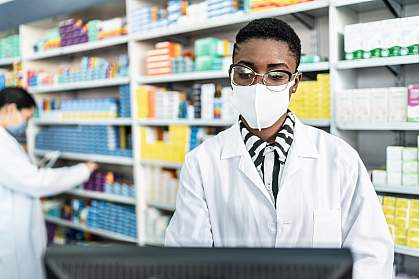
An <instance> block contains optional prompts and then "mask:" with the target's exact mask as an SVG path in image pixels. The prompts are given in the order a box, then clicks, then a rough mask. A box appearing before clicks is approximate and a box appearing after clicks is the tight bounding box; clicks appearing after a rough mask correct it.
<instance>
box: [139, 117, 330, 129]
mask: <svg viewBox="0 0 419 279" xmlns="http://www.w3.org/2000/svg"><path fill="white" fill-rule="evenodd" d="M302 121H303V123H304V124H306V125H310V126H314V127H323V128H325V127H330V120H321V119H303V120H302ZM234 123H235V121H234V120H233V121H230V120H201V119H145V120H138V121H137V124H138V125H141V126H168V125H188V126H208V127H227V126H231V125H233V124H234Z"/></svg>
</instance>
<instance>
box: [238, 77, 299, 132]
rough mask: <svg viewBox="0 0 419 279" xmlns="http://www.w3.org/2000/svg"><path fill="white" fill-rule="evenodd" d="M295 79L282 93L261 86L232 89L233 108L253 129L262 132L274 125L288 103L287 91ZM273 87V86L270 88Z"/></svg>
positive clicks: (285, 109) (285, 110) (284, 111)
mask: <svg viewBox="0 0 419 279" xmlns="http://www.w3.org/2000/svg"><path fill="white" fill-rule="evenodd" d="M294 83H295V79H294V80H292V81H291V82H289V83H288V85H287V87H286V88H284V90H282V91H271V90H269V89H268V87H266V86H265V85H263V84H259V83H258V84H255V85H250V86H238V85H234V84H232V87H233V98H232V103H233V106H234V107H235V108H236V109H237V111H238V112H239V113H240V114H241V115H242V116H243V117H244V119H245V120H246V122H247V124H248V125H249V126H250V127H251V128H253V129H259V131H260V130H262V129H264V128H268V127H270V126H272V125H273V124H275V122H276V121H277V120H278V119H279V118H280V117H281V116H282V115H284V114H285V113H286V112H287V110H288V106H289V103H290V96H289V91H290V88H291V87H292V86H293V85H294ZM270 87H273V86H270Z"/></svg>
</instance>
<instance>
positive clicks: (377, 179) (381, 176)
mask: <svg viewBox="0 0 419 279" xmlns="http://www.w3.org/2000/svg"><path fill="white" fill-rule="evenodd" d="M371 175H372V182H373V183H374V185H385V184H386V183H387V172H386V171H385V170H373V171H372V174H371Z"/></svg>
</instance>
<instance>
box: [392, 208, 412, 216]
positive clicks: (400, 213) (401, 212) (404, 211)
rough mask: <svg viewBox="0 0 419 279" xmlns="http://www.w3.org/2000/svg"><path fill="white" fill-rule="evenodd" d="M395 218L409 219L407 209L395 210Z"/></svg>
mask: <svg viewBox="0 0 419 279" xmlns="http://www.w3.org/2000/svg"><path fill="white" fill-rule="evenodd" d="M395 215H396V217H404V218H408V217H409V209H407V208H396V214H395Z"/></svg>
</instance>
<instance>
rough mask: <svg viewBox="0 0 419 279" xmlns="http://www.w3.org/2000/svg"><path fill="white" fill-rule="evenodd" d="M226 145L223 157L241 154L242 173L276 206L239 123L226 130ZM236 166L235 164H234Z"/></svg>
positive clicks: (227, 157)
mask: <svg viewBox="0 0 419 279" xmlns="http://www.w3.org/2000/svg"><path fill="white" fill-rule="evenodd" d="M224 135H225V140H224V146H223V150H222V154H221V159H222V160H223V159H230V158H232V157H237V156H240V161H239V165H238V166H237V167H238V169H239V170H240V172H241V174H242V175H244V176H246V177H247V178H248V179H249V180H250V181H251V182H252V184H253V185H254V186H256V187H257V188H258V189H259V190H260V191H261V192H262V194H263V195H264V196H265V197H266V199H268V201H269V202H270V203H271V204H272V206H274V204H273V201H272V199H271V197H270V195H269V193H268V191H267V189H266V187H265V185H264V183H263V181H262V178H261V177H260V175H259V173H258V171H257V169H256V166H255V164H254V163H253V161H252V158H251V157H250V154H249V152H248V151H247V149H246V146H245V144H244V141H243V139H242V136H241V134H240V126H239V124H238V123H236V124H235V125H233V126H232V127H231V128H229V129H228V130H226V131H225V134H224ZM232 167H233V168H234V166H232Z"/></svg>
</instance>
